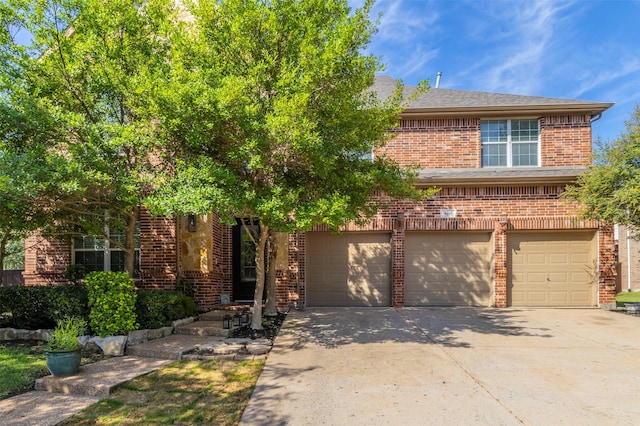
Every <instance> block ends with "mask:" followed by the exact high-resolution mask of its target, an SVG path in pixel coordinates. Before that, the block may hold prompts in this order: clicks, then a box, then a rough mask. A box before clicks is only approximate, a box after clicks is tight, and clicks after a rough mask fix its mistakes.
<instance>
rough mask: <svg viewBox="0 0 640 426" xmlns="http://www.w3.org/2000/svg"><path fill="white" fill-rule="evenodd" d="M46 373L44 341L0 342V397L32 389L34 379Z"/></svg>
mask: <svg viewBox="0 0 640 426" xmlns="http://www.w3.org/2000/svg"><path fill="white" fill-rule="evenodd" d="M46 374H48V372H47V366H46V364H45V361H44V343H42V344H40V345H36V346H29V345H21V346H14V345H11V346H9V345H7V344H0V398H4V397H6V396H8V395H12V394H16V393H20V392H24V391H27V390H29V389H32V388H33V384H34V381H35V379H37V378H38V377H42V376H44V375H46Z"/></svg>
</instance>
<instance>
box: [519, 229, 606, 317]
mask: <svg viewBox="0 0 640 426" xmlns="http://www.w3.org/2000/svg"><path fill="white" fill-rule="evenodd" d="M595 241H596V240H595V232H593V231H576V232H566V231H564V232H562V231H558V232H543V231H539V232H514V233H509V234H508V235H507V253H508V259H507V264H508V270H509V282H508V290H509V304H510V305H512V306H593V305H594V304H595V282H594V276H595V275H594V271H593V269H594V266H593V265H595V258H596V257H595V256H596V254H595V253H596V249H595V247H596V245H595V244H596V243H595ZM542 259H544V261H543V262H542V263H541V262H540V261H541V260H542Z"/></svg>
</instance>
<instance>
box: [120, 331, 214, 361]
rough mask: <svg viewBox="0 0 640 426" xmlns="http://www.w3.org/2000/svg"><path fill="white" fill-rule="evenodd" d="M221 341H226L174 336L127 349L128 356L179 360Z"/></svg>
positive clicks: (209, 337) (204, 337)
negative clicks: (195, 350) (185, 354)
mask: <svg viewBox="0 0 640 426" xmlns="http://www.w3.org/2000/svg"><path fill="white" fill-rule="evenodd" d="M219 340H224V337H218V336H198V335H187V334H181V335H180V334H172V335H171V336H168V337H163V338H162V339H156V340H150V341H148V342H145V343H141V344H139V345H135V346H129V347H127V355H134V356H139V357H147V358H160V359H173V360H178V359H182V354H183V353H185V352H189V351H191V350H193V349H194V348H196V347H198V346H201V345H206V344H209V343H212V342H215V341H219Z"/></svg>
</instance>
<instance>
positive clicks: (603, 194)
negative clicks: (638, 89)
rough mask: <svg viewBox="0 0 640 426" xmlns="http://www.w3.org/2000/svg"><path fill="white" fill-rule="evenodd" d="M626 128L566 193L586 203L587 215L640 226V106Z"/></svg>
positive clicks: (584, 213)
mask: <svg viewBox="0 0 640 426" xmlns="http://www.w3.org/2000/svg"><path fill="white" fill-rule="evenodd" d="M626 124H627V128H626V131H625V132H624V133H623V134H622V135H621V136H620V138H619V139H617V140H615V141H613V142H611V143H608V144H606V145H605V146H602V147H601V150H600V151H599V152H597V153H596V155H595V159H594V165H593V166H591V167H589V169H588V170H587V171H586V172H584V173H583V174H582V175H581V176H580V177H579V178H578V182H577V184H576V185H575V186H571V187H569V188H567V192H566V193H565V197H566V198H568V199H570V200H574V201H579V202H580V203H582V207H581V208H582V210H581V213H582V215H583V216H584V217H587V218H593V219H601V220H605V221H608V222H613V223H619V224H623V225H630V226H631V227H632V228H636V229H638V227H640V106H636V109H635V111H634V113H633V114H632V116H631V119H630V120H629V121H627V123H626Z"/></svg>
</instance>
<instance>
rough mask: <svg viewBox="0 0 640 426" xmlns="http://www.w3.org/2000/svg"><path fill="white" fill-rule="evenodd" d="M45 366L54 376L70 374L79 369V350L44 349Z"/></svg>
mask: <svg viewBox="0 0 640 426" xmlns="http://www.w3.org/2000/svg"><path fill="white" fill-rule="evenodd" d="M45 354H46V357H45V359H46V362H47V368H48V369H49V371H50V372H51V374H53V375H54V376H56V377H65V376H72V375H74V374H76V373H77V372H78V370H79V369H80V359H81V357H82V356H81V351H80V349H76V350H72V351H46V352H45Z"/></svg>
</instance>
